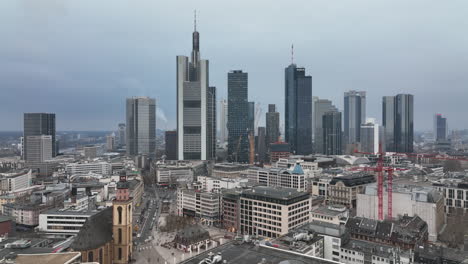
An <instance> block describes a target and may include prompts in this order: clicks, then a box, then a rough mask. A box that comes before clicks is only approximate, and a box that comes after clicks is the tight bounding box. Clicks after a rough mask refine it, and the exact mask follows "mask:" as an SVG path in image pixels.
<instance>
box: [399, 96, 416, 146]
mask: <svg viewBox="0 0 468 264" xmlns="http://www.w3.org/2000/svg"><path fill="white" fill-rule="evenodd" d="M413 106H414V98H413V95H411V94H398V95H397V96H396V97H395V110H396V122H395V147H396V152H413V137H414V136H413V133H414V131H413V129H414V118H413V115H414V109H413Z"/></svg>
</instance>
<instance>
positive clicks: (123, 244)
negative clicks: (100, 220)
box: [112, 171, 133, 263]
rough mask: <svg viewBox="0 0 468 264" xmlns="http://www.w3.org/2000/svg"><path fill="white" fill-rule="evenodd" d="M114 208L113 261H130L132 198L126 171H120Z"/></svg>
mask: <svg viewBox="0 0 468 264" xmlns="http://www.w3.org/2000/svg"><path fill="white" fill-rule="evenodd" d="M112 207H113V208H112V210H113V216H112V217H113V219H112V223H113V227H112V233H113V240H114V248H113V255H114V257H113V260H114V261H113V263H129V261H130V260H131V256H132V209H133V208H132V198H131V197H130V191H129V183H128V182H127V175H126V172H125V171H122V172H121V173H120V179H119V182H118V183H117V193H116V198H115V200H114V201H113V203H112Z"/></svg>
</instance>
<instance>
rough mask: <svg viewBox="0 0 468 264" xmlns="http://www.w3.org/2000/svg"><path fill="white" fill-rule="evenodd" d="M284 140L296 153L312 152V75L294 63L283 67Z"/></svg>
mask: <svg viewBox="0 0 468 264" xmlns="http://www.w3.org/2000/svg"><path fill="white" fill-rule="evenodd" d="M284 79H285V117H284V122H285V140H286V142H288V143H289V145H290V146H291V152H293V153H294V154H297V155H308V154H311V153H312V76H308V75H306V73H305V68H298V67H297V66H296V64H294V47H293V46H291V65H289V66H288V67H287V68H286V69H285V78H284Z"/></svg>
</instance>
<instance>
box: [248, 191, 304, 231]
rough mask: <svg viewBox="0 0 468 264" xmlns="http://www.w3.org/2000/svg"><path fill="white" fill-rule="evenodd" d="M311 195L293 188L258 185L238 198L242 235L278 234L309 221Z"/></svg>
mask: <svg viewBox="0 0 468 264" xmlns="http://www.w3.org/2000/svg"><path fill="white" fill-rule="evenodd" d="M311 203H312V202H311V197H310V194H309V193H306V192H299V191H297V190H296V189H291V188H281V187H275V188H273V187H267V186H257V187H253V188H250V189H245V190H243V191H242V193H241V197H240V220H241V222H240V223H241V226H240V230H241V233H242V234H248V235H258V236H263V237H280V236H282V235H285V234H287V233H289V231H290V230H291V229H293V228H295V227H298V226H301V225H303V224H305V223H308V222H309V221H310V210H311Z"/></svg>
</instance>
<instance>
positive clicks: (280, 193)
mask: <svg viewBox="0 0 468 264" xmlns="http://www.w3.org/2000/svg"><path fill="white" fill-rule="evenodd" d="M244 195H248V196H260V197H265V198H273V199H281V200H290V199H295V198H300V197H308V196H309V194H308V193H306V192H299V191H297V190H296V189H291V188H283V187H274V188H273V187H267V186H256V187H253V188H251V189H246V190H244V191H243V192H242V196H244Z"/></svg>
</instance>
